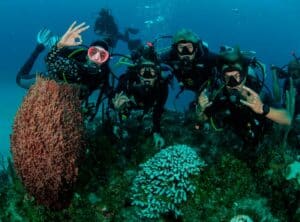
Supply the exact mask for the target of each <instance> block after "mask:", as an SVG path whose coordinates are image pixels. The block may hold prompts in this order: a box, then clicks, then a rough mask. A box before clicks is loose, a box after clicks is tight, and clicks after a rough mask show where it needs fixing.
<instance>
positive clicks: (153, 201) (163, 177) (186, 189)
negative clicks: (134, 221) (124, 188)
mask: <svg viewBox="0 0 300 222" xmlns="http://www.w3.org/2000/svg"><path fill="white" fill-rule="evenodd" d="M204 166H205V164H204V162H203V161H202V160H201V159H200V158H199V157H198V155H197V153H196V152H195V151H194V150H193V149H192V148H190V147H188V146H186V145H175V146H170V147H167V148H165V149H164V150H162V151H160V152H159V153H157V154H156V155H155V156H154V157H152V158H151V159H149V160H148V161H147V162H146V163H144V164H141V168H142V170H141V171H140V172H139V174H138V176H137V177H136V178H135V179H134V181H133V187H132V192H133V195H132V199H133V202H132V204H133V205H135V206H138V208H139V209H138V214H139V216H141V217H142V218H144V217H146V218H159V216H160V215H161V214H166V213H169V212H170V211H171V212H172V213H174V214H175V217H178V216H179V215H181V214H182V212H181V210H180V208H179V206H180V205H181V204H182V203H183V202H186V201H187V198H188V196H189V195H192V194H193V193H194V192H195V190H196V186H195V184H194V183H193V180H192V178H193V177H195V176H197V175H199V174H200V169H201V168H202V167H204Z"/></svg>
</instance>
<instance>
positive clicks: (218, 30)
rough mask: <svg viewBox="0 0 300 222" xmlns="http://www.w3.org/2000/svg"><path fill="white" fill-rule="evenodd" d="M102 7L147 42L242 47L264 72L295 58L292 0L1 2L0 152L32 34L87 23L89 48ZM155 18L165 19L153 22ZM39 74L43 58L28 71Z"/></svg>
mask: <svg viewBox="0 0 300 222" xmlns="http://www.w3.org/2000/svg"><path fill="white" fill-rule="evenodd" d="M102 7H108V8H111V9H112V13H113V15H114V16H115V18H116V21H117V23H118V24H119V28H120V30H124V28H125V27H128V26H131V27H137V28H139V29H140V30H141V31H140V34H139V36H138V37H141V38H142V39H143V40H145V41H146V40H152V39H153V38H155V37H156V36H157V35H158V34H173V33H174V32H176V31H177V30H178V29H180V28H189V29H192V30H193V31H195V32H196V33H197V34H198V35H199V36H200V38H201V39H203V40H205V41H207V42H208V43H209V46H210V48H211V49H212V50H213V51H218V48H219V46H220V45H223V44H227V45H236V44H239V45H240V47H241V48H242V49H244V50H255V51H256V52H257V56H258V58H260V59H261V60H262V61H263V62H264V63H266V64H267V66H268V67H269V66H270V64H276V65H284V64H285V63H286V62H287V61H288V60H289V59H290V58H291V56H290V52H291V51H296V52H298V54H299V55H300V29H299V27H300V13H299V9H300V2H299V1H297V0H252V1H246V0H244V1H241V0H226V1H225V0H202V1H199V0H128V1H121V0H107V1H106V0H102V1H101V0H85V1H83V0H77V1H74V0H64V1H62V0H52V1H49V0H27V1H24V0H0V21H1V36H0V39H1V41H0V44H1V45H0V46H1V47H0V48H1V52H2V53H1V63H0V70H1V75H0V78H1V80H0V84H1V85H0V95H1V109H0V152H1V154H3V155H5V156H6V155H8V154H9V134H10V132H11V127H12V123H13V118H14V115H15V113H16V111H17V108H18V106H19V104H20V102H21V101H22V97H23V96H24V95H25V93H26V91H25V90H23V89H20V88H18V87H17V86H16V84H15V76H16V73H17V71H18V69H19V68H20V67H21V65H22V64H23V62H24V61H25V59H26V58H27V56H28V55H29V54H30V53H31V51H32V50H33V48H34V47H35V44H36V42H35V41H36V37H35V36H36V33H37V32H38V31H39V30H40V29H41V28H43V27H47V28H49V29H51V30H52V31H53V32H54V33H57V34H58V35H61V34H63V33H64V31H65V30H66V29H67V28H68V26H69V25H70V24H71V23H72V22H73V21H74V20H77V21H78V22H83V21H84V22H86V23H87V24H89V25H91V28H90V29H89V30H87V31H86V32H85V34H84V36H83V38H84V41H85V42H86V43H87V44H88V43H89V42H91V41H93V40H95V39H96V38H97V36H96V35H95V34H94V32H93V24H94V21H95V19H96V16H97V13H98V11H99V10H100V8H102ZM159 16H161V17H163V18H164V20H163V21H156V20H159V19H158V18H159ZM149 20H152V21H154V23H153V24H152V25H150V26H149V27H147V25H146V23H145V21H149ZM115 51H118V52H122V53H126V52H127V49H126V45H125V44H124V43H122V42H119V44H118V46H117V49H116V50H115ZM42 57H44V55H43V56H42ZM43 70H45V68H44V66H43V59H42V58H41V59H40V61H38V62H37V64H36V66H35V67H34V69H33V70H32V72H35V71H43ZM269 76H270V75H269ZM173 94H174V93H173ZM173 94H172V95H171V96H170V98H169V100H168V107H169V108H173V105H172V104H173V103H172V102H173V97H174V95H173ZM191 99H192V97H191V94H188V93H187V94H185V95H183V96H181V100H180V101H177V107H180V109H181V110H184V107H185V106H186V104H187V100H191Z"/></svg>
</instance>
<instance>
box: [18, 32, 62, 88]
mask: <svg viewBox="0 0 300 222" xmlns="http://www.w3.org/2000/svg"><path fill="white" fill-rule="evenodd" d="M36 38H37V45H36V46H35V48H34V50H33V52H32V53H31V55H30V56H29V58H28V59H27V60H26V62H25V63H24V65H23V66H22V67H21V69H20V70H19V72H18V73H17V76H16V83H17V84H18V85H19V86H20V87H22V88H24V89H29V87H30V86H31V85H32V84H33V83H35V79H36V75H37V74H30V72H31V70H32V67H33V65H34V63H35V61H36V60H37V58H38V56H39V55H40V54H41V53H42V52H43V51H44V50H45V49H46V48H48V49H50V48H51V47H52V46H53V45H54V44H55V43H56V42H57V40H58V37H57V36H55V35H53V34H52V33H51V31H50V30H49V29H46V28H44V29H42V30H40V31H39V32H38V34H37V37H36ZM39 74H41V73H39ZM41 75H43V74H41Z"/></svg>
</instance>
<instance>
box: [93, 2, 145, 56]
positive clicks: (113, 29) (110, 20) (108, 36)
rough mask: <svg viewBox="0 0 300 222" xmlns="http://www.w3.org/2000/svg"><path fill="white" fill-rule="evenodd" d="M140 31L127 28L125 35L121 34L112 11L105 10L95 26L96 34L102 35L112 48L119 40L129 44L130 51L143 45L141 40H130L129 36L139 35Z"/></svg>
mask: <svg viewBox="0 0 300 222" xmlns="http://www.w3.org/2000/svg"><path fill="white" fill-rule="evenodd" d="M138 31H139V30H138V29H134V28H127V29H126V30H125V33H124V34H122V33H120V31H119V27H118V25H117V24H116V22H115V19H114V17H113V16H112V15H111V13H110V10H109V9H105V8H102V9H101V10H100V12H99V15H98V17H97V19H96V21H95V25H94V32H95V33H96V34H98V35H100V36H101V37H102V38H103V39H104V40H105V41H106V42H107V43H108V45H109V46H110V47H111V48H115V47H116V45H117V42H118V40H122V41H124V42H127V45H128V49H129V50H130V51H132V50H134V49H137V48H138V47H139V46H141V45H142V41H141V40H140V39H130V38H129V34H137V33H138Z"/></svg>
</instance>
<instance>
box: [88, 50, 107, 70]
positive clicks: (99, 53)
mask: <svg viewBox="0 0 300 222" xmlns="http://www.w3.org/2000/svg"><path fill="white" fill-rule="evenodd" d="M88 57H89V59H90V60H91V61H92V62H94V63H96V64H98V65H101V64H103V63H105V62H106V61H107V60H108V58H109V52H108V51H107V50H105V49H104V48H102V47H100V46H91V47H90V48H89V49H88Z"/></svg>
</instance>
